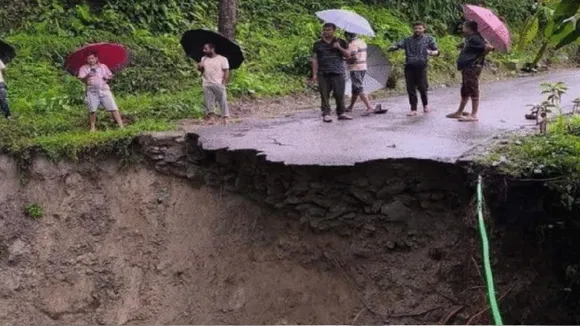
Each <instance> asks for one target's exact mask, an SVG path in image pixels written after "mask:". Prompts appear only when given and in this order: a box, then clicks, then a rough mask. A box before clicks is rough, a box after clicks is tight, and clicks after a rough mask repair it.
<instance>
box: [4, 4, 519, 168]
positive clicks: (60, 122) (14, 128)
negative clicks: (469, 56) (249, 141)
mask: <svg viewBox="0 0 580 326" xmlns="http://www.w3.org/2000/svg"><path fill="white" fill-rule="evenodd" d="M11 1H12V0H11ZM389 1H391V2H393V1H394V0H389ZM62 2H63V1H61V0H40V1H39V4H38V6H37V7H34V6H31V7H26V6H25V5H22V4H19V7H18V8H19V9H18V10H19V12H24V13H23V14H22V17H25V15H26V14H28V15H29V16H27V17H28V18H27V19H22V21H21V22H20V23H17V22H15V21H17V20H18V19H17V18H14V17H12V20H10V21H9V22H10V23H11V24H14V25H13V26H8V27H12V28H11V29H10V31H9V32H8V33H7V34H6V35H4V36H3V38H4V39H6V40H7V41H8V42H9V43H11V44H13V45H14V46H15V47H16V48H17V51H18V57H17V58H16V59H15V60H14V61H13V62H11V63H10V64H9V65H8V69H7V70H6V72H5V77H6V81H7V83H8V84H9V100H10V104H11V107H12V110H13V114H14V117H15V120H14V121H11V122H7V121H4V120H0V128H2V133H1V134H0V148H3V149H6V150H9V151H11V152H13V153H21V152H24V151H28V150H31V149H34V150H41V151H44V152H46V153H48V154H49V156H50V157H52V158H54V159H58V158H63V157H66V158H71V159H76V158H78V157H79V156H80V155H81V154H83V153H96V152H107V151H108V152H119V150H120V147H123V146H125V147H126V146H127V144H129V143H130V140H131V139H132V138H133V137H134V136H135V135H137V134H139V133H141V132H147V131H161V130H168V129H171V128H174V126H175V123H176V121H178V120H180V119H183V118H197V117H200V114H201V110H202V106H201V103H202V99H201V89H200V78H199V76H198V74H197V72H196V71H195V69H194V66H193V65H194V63H193V62H192V61H191V60H189V59H188V58H186V57H185V55H184V53H183V50H182V49H181V46H180V44H179V38H180V34H181V33H182V32H183V31H184V30H186V29H189V28H212V29H213V28H215V23H216V16H217V15H216V10H217V8H216V1H196V2H188V1H183V2H178V1H174V0H168V1H167V2H166V3H165V4H163V5H156V4H153V2H148V1H145V2H143V3H142V4H141V5H140V6H135V5H134V3H133V2H131V1H124V0H118V1H104V3H105V5H104V6H103V7H101V8H98V7H89V6H88V5H86V4H83V1H81V0H78V1H69V2H67V3H68V4H67V6H68V7H66V6H64V5H63V4H62ZM365 2H366V4H364V3H365ZM365 2H362V1H358V0H329V1H328V2H325V3H324V4H321V3H318V2H312V1H306V0H298V1H294V2H280V1H275V0H248V1H241V2H240V8H239V23H238V25H237V40H238V42H239V44H240V45H241V46H242V47H243V48H244V52H245V55H246V62H245V63H244V65H242V67H241V68H240V69H238V70H236V71H235V72H233V74H232V82H231V85H230V86H229V93H230V94H229V96H230V98H231V99H236V98H240V97H247V96H250V97H272V96H284V95H290V94H293V93H297V92H306V91H309V90H308V88H307V86H306V85H305V82H304V81H305V79H306V78H307V77H308V74H309V73H310V63H309V57H310V51H311V46H312V43H313V41H314V40H315V39H316V38H317V37H318V36H319V33H320V22H319V21H318V20H317V18H316V17H315V16H314V15H313V12H314V11H316V10H320V9H325V8H328V7H341V6H342V7H343V8H348V9H353V10H355V11H357V12H358V13H360V14H361V15H363V16H366V17H367V18H368V19H369V21H371V22H372V25H373V28H374V29H375V31H376V32H377V35H378V37H376V38H373V39H370V40H368V41H369V42H370V43H373V44H377V45H379V46H381V47H383V48H386V47H387V46H389V45H390V44H392V43H393V42H395V41H398V40H399V39H401V38H403V37H406V36H408V35H409V34H410V32H411V28H410V26H409V22H410V21H411V19H412V18H413V17H414V15H418V14H420V11H417V10H423V9H425V8H423V9H422V8H419V7H418V8H415V7H413V8H406V7H404V6H403V7H401V6H400V3H399V2H396V1H395V2H396V6H395V5H394V4H393V5H389V6H385V5H381V4H368V3H369V2H372V1H365ZM17 3H18V2H14V4H13V5H15V4H17ZM514 3H515V2H514ZM426 5H427V4H426ZM436 5H437V4H436V2H429V6H431V7H429V8H430V9H429V8H427V9H428V11H429V12H434V11H433V10H434V8H436V7H433V6H436ZM439 5H440V6H443V3H441V4H439ZM23 6H24V8H25V9H22V8H23ZM514 6H515V4H514ZM10 8H11V7H10V6H9V7H8V9H5V8H0V17H8V16H10V15H9V14H8V13H7V10H9V9H10ZM26 8H27V9H26ZM393 8H396V9H393ZM445 8H446V9H445V10H446V11H445V14H446V16H445V17H441V19H440V22H438V23H436V24H433V25H434V26H435V31H436V32H437V33H436V35H434V36H436V38H437V40H438V43H439V45H440V47H441V50H442V55H441V57H440V58H438V59H435V60H433V61H432V68H431V71H430V75H431V78H432V80H433V81H432V84H436V83H438V82H445V81H448V80H450V79H453V78H454V76H455V75H456V70H455V65H454V62H455V57H456V55H457V50H456V49H455V45H456V44H457V42H459V41H460V38H459V37H458V36H452V35H445V31H446V30H448V29H450V28H449V26H450V25H449V21H451V20H452V18H453V17H454V15H455V14H456V13H454V12H453V10H452V7H451V6H448V5H445ZM518 8H519V7H518ZM522 8H523V7H522ZM522 8H519V9H518V10H519V11H518V12H520V13H521V12H522V10H524V9H522ZM427 9H425V10H427ZM413 10H414V11H413ZM518 15H519V14H518ZM514 17H515V16H514ZM13 20H14V21H13ZM1 24H2V22H0V25H1ZM446 24H447V25H446ZM95 41H111V42H121V43H123V44H126V45H127V46H128V47H129V48H130V49H131V51H132V52H133V64H132V65H131V66H130V67H128V68H127V69H125V70H124V71H122V72H121V73H119V74H118V75H117V76H116V78H115V80H114V81H113V82H112V90H113V92H114V94H115V96H116V98H117V102H118V104H119V107H120V109H121V112H122V113H123V115H125V116H127V117H129V118H130V120H131V121H132V124H131V125H129V126H128V128H126V129H125V130H117V129H116V128H115V126H114V124H113V123H112V122H111V121H110V119H109V117H108V115H107V114H106V113H104V112H100V113H99V116H98V119H99V123H98V126H97V127H98V129H99V130H100V131H99V132H97V133H95V134H90V133H88V132H87V129H88V127H87V126H88V115H87V112H86V108H85V105H84V101H83V95H84V94H83V85H82V84H81V83H80V82H79V81H78V80H76V78H74V77H73V76H70V75H68V74H67V73H66V72H65V71H64V70H63V69H62V67H63V64H64V60H65V58H66V56H67V55H68V54H69V53H71V52H72V51H73V50H74V49H75V48H77V47H79V46H81V45H83V44H86V43H89V42H95ZM528 57H530V54H528V53H523V54H522V53H518V54H512V55H510V56H497V59H498V60H502V61H507V60H522V58H528ZM391 60H392V62H393V64H394V66H395V67H396V69H395V71H394V73H393V74H394V76H400V75H401V65H402V62H403V53H401V52H398V53H396V54H393V55H392V56H391Z"/></svg>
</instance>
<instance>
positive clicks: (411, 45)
mask: <svg viewBox="0 0 580 326" xmlns="http://www.w3.org/2000/svg"><path fill="white" fill-rule="evenodd" d="M393 48H396V49H404V50H405V56H406V60H405V62H406V64H407V65H409V66H420V65H421V66H422V65H427V63H428V62H429V54H428V53H427V50H431V51H438V50H439V48H438V47H437V42H435V39H434V38H433V37H431V36H429V35H425V34H423V35H421V36H411V37H408V38H406V39H404V40H402V41H399V42H398V43H396V44H395V45H394V46H393Z"/></svg>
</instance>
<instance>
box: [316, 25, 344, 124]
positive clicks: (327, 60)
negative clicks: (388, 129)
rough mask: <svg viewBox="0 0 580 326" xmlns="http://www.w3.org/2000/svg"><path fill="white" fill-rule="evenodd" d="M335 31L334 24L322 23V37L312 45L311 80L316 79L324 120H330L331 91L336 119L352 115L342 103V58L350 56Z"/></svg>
mask: <svg viewBox="0 0 580 326" xmlns="http://www.w3.org/2000/svg"><path fill="white" fill-rule="evenodd" d="M335 32H336V25H334V24H330V23H327V24H324V26H323V29H322V38H321V39H320V40H318V41H317V42H316V43H314V45H313V47H312V80H313V81H318V88H319V89H320V99H321V105H320V107H321V109H322V119H323V121H324V122H332V118H331V117H330V111H331V110H330V103H329V100H330V93H331V92H332V93H334V99H335V101H336V114H337V115H338V119H339V120H352V117H350V116H349V115H347V114H346V113H345V111H346V107H345V105H344V92H345V87H346V78H345V73H346V71H345V65H344V59H348V58H350V53H348V50H347V49H346V48H347V47H348V45H347V43H346V41H345V40H343V39H339V38H336V37H335V36H334V33H335Z"/></svg>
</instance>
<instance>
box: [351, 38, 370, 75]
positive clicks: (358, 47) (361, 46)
mask: <svg viewBox="0 0 580 326" xmlns="http://www.w3.org/2000/svg"><path fill="white" fill-rule="evenodd" d="M348 53H350V55H351V57H352V59H351V60H347V62H346V63H347V64H348V70H350V71H363V70H367V44H366V43H365V41H363V40H361V39H359V38H355V39H353V40H352V41H350V43H349V44H348Z"/></svg>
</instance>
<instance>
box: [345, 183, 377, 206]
mask: <svg viewBox="0 0 580 326" xmlns="http://www.w3.org/2000/svg"><path fill="white" fill-rule="evenodd" d="M350 193H351V194H352V195H353V196H354V197H355V198H356V199H358V200H360V201H361V202H363V203H365V204H367V205H372V203H373V202H374V198H373V195H371V194H370V193H369V192H368V191H366V190H363V189H359V188H356V187H351V188H350Z"/></svg>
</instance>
